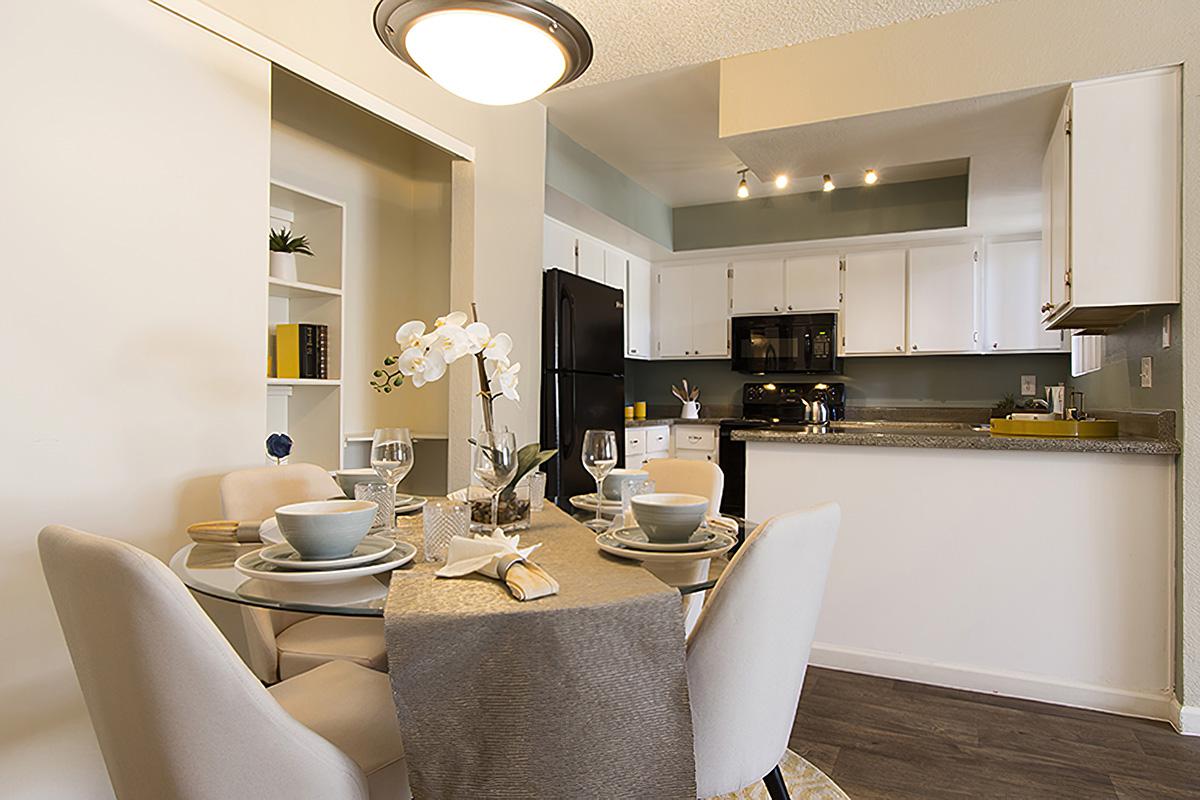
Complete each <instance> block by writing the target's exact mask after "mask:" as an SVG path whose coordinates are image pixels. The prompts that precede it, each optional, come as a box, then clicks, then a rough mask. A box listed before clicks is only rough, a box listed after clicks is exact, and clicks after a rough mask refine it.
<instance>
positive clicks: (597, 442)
mask: <svg viewBox="0 0 1200 800" xmlns="http://www.w3.org/2000/svg"><path fill="white" fill-rule="evenodd" d="M582 457H583V468H584V469H586V470H587V471H588V472H589V473H591V475H592V477H593V478H595V479H596V518H595V519H594V520H592V521H590V522H588V523H587V526H588V527H589V528H591V529H592V530H594V531H603V530H605V529H606V528H607V527H608V523H606V522H605V521H604V520H603V519H601V517H600V506H601V505H603V504H604V490H603V486H604V478H605V477H606V476H607V475H608V473H610V472H612V468H613V467H615V466H616V465H617V435H616V434H615V433H613V432H612V431H591V430H589V431H586V432H585V433H584V434H583V452H582Z"/></svg>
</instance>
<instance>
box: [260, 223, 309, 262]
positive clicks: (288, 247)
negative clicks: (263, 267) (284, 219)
mask: <svg viewBox="0 0 1200 800" xmlns="http://www.w3.org/2000/svg"><path fill="white" fill-rule="evenodd" d="M270 242H271V252H272V253H300V254H301V255H305V256H311V255H313V251H312V247H310V246H309V244H308V237H307V236H292V231H291V229H290V228H280V229H279V230H275V229H274V228H272V229H271V239H270Z"/></svg>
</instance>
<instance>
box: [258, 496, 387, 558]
mask: <svg viewBox="0 0 1200 800" xmlns="http://www.w3.org/2000/svg"><path fill="white" fill-rule="evenodd" d="M377 510H378V506H376V505H375V503H373V502H371V501H370V500H317V501H314V502H311V503H292V504H290V505H286V506H280V507H279V508H277V509H275V519H276V521H278V523H279V532H280V533H281V534H282V535H283V538H284V539H286V540H287V543H288V544H290V545H291V546H292V549H294V550H295V551H296V552H297V553H299V554H300V557H301V558H313V559H332V558H345V557H346V556H348V555H350V554H351V553H353V552H354V548H355V547H357V546H358V543H359V542H361V541H362V540H363V538H364V537H365V536H366V535H367V532H368V531H370V530H371V525H372V524H374V522H375V512H376V511H377Z"/></svg>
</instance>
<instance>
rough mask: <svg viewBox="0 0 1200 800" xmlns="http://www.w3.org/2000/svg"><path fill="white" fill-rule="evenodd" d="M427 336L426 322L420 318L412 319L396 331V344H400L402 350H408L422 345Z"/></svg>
mask: <svg viewBox="0 0 1200 800" xmlns="http://www.w3.org/2000/svg"><path fill="white" fill-rule="evenodd" d="M424 338H425V323H424V322H421V320H419V319H414V320H410V321H409V322H406V323H404V324H403V325H401V326H400V328H399V330H397V331H396V344H398V345H400V347H401V349H402V350H408V349H410V348H413V347H421V346H422V345H423V340H424Z"/></svg>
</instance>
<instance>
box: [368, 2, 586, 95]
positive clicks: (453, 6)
mask: <svg viewBox="0 0 1200 800" xmlns="http://www.w3.org/2000/svg"><path fill="white" fill-rule="evenodd" d="M375 32H376V33H378V34H379V38H380V40H381V41H382V42H383V43H384V45H385V46H386V47H387V48H388V49H389V50H391V51H392V52H393V53H394V54H395V55H397V56H398V57H399V58H400V59H401V60H402V61H404V62H405V63H407V64H409V65H410V66H413V67H415V68H416V69H418V70H420V71H421V72H423V73H425V74H426V75H428V76H429V77H430V78H432V79H433V81H434V82H436V83H438V84H439V85H441V86H442V87H443V88H444V89H446V90H448V91H450V92H453V93H454V94H456V95H458V96H459V97H462V98H465V99H467V100H470V101H472V102H474V103H482V104H484V105H489V106H507V105H513V104H514V103H523V102H525V101H526V100H532V99H533V98H535V97H537V96H538V95H540V94H542V93H543V92H546V91H549V90H550V89H553V88H554V87H556V86H562V85H563V84H565V83H570V82H571V81H573V80H575V79H576V78H578V77H579V76H580V75H582V74H583V72H584V70H586V69H587V68H588V65H589V64H591V63H592V40H591V38H590V37H589V36H588V34H587V31H586V30H584V28H583V26H582V25H581V24H579V20H577V19H575V18H574V17H573V16H571V15H570V14H568V13H567V12H566V11H563V10H562V9H561V8H559V7H558V6H556V5H554V4H553V3H547V2H544V0H381V2H380V3H379V5H377V6H376V7H375Z"/></svg>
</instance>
